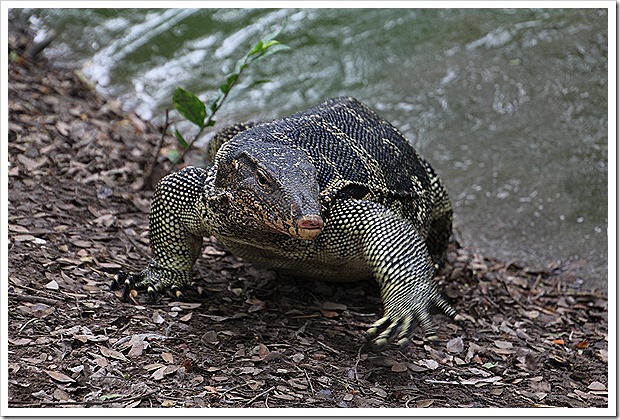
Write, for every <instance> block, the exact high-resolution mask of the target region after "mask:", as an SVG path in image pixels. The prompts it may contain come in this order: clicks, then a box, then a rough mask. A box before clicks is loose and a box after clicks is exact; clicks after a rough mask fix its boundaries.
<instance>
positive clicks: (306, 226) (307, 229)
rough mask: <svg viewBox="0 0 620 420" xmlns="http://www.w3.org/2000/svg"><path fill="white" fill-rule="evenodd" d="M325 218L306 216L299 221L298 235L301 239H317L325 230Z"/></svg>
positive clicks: (314, 215)
mask: <svg viewBox="0 0 620 420" xmlns="http://www.w3.org/2000/svg"><path fill="white" fill-rule="evenodd" d="M323 225H324V223H323V218H322V217H321V216H320V215H318V214H306V215H304V216H301V217H300V218H299V220H298V221H297V226H296V227H297V234H298V235H299V237H300V238H301V239H309V240H311V239H315V238H316V237H317V236H318V235H319V233H321V229H323Z"/></svg>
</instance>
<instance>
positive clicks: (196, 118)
mask: <svg viewBox="0 0 620 420" xmlns="http://www.w3.org/2000/svg"><path fill="white" fill-rule="evenodd" d="M283 30H284V26H283V27H282V28H280V29H279V30H277V31H276V32H274V33H273V34H271V35H269V36H268V37H267V38H265V39H261V40H260V41H258V42H257V43H256V45H254V47H252V49H250V51H248V52H247V53H246V54H245V56H244V57H243V58H241V59H240V60H238V61H237V63H236V64H235V68H234V70H233V72H232V73H230V74H228V75H227V76H226V83H223V84H222V85H220V87H219V89H218V94H217V97H216V98H215V99H213V100H212V101H209V102H207V103H205V102H203V101H202V100H200V99H199V98H198V97H197V96H196V95H194V94H193V93H191V92H188V91H187V90H185V89H183V88H181V87H179V88H177V89H176V90H175V92H174V95H173V96H172V103H173V105H174V107H175V108H176V110H177V111H178V112H179V113H180V114H181V115H182V116H183V117H185V118H186V119H187V120H188V121H190V122H191V123H193V124H194V125H196V126H198V128H199V131H198V133H197V134H196V135H195V136H194V138H193V139H192V140H191V141H189V142H188V141H187V140H185V138H184V137H183V135H182V134H181V133H180V132H179V130H178V129H176V128H175V130H174V135H175V137H176V138H177V141H178V143H179V146H180V147H181V149H182V150H183V152H182V153H180V154H178V155H177V156H176V157H175V156H169V159H170V160H171V161H172V162H173V163H174V164H175V165H176V164H177V163H179V162H181V161H182V160H183V158H184V157H185V154H186V152H187V151H188V150H189V149H190V148H191V147H192V145H193V144H194V142H195V141H196V140H197V139H198V138H199V137H200V135H201V134H202V132H203V130H204V129H205V128H206V127H211V126H214V125H215V120H214V119H213V117H214V116H215V114H216V112H217V111H218V110H219V109H220V108H221V107H222V104H223V103H224V101H226V98H227V97H228V94H229V93H230V91H231V90H232V88H233V87H234V86H235V84H236V83H237V82H238V80H239V77H240V76H241V73H242V72H243V71H244V70H245V69H246V68H247V67H248V66H249V65H250V64H252V63H254V62H256V61H259V60H262V59H264V58H266V57H269V56H270V55H272V54H275V53H278V52H281V51H285V50H288V49H290V48H289V47H288V46H286V45H284V44H283V43H281V42H280V41H278V40H277V39H276V37H277V36H278V35H280V33H282V31H283ZM268 81H269V80H258V81H256V82H254V83H252V84H251V85H250V86H255V85H257V84H260V83H265V82H268Z"/></svg>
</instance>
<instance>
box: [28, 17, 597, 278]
mask: <svg viewBox="0 0 620 420" xmlns="http://www.w3.org/2000/svg"><path fill="white" fill-rule="evenodd" d="M23 12H27V13H28V14H30V13H32V14H33V16H32V17H31V18H30V19H31V22H32V24H33V25H34V26H35V27H37V28H39V30H40V31H41V34H43V33H44V32H45V31H46V30H48V29H50V28H54V29H55V30H56V31H58V32H59V36H58V38H57V40H56V41H55V42H54V43H53V44H52V46H51V47H49V48H48V49H47V50H46V52H45V53H46V54H47V55H48V56H49V57H51V58H52V59H53V60H54V62H56V63H58V65H61V66H70V67H74V66H75V65H76V64H77V65H78V66H79V67H82V68H83V71H84V72H85V73H86V74H87V75H88V76H89V77H90V78H91V79H92V80H94V81H95V82H96V83H97V84H98V88H99V90H100V91H101V92H102V93H103V94H105V95H108V96H111V97H118V98H120V100H121V101H122V103H123V106H124V107H125V108H126V109H131V110H135V111H136V112H137V113H138V114H140V115H141V116H142V117H144V118H146V119H154V120H159V121H161V118H162V115H163V113H164V111H163V110H164V109H165V108H170V107H171V102H170V100H171V99H170V98H171V96H172V92H173V90H174V89H175V88H176V87H177V86H183V87H185V88H186V89H188V90H191V91H194V92H196V93H200V94H201V97H203V98H206V97H209V95H213V93H214V92H215V89H216V88H217V86H218V85H219V84H220V83H222V81H223V78H224V76H225V74H226V73H227V72H228V71H230V70H231V69H232V68H233V66H234V63H235V61H236V60H237V59H238V58H240V57H241V56H242V55H243V54H244V53H245V52H246V51H247V50H248V49H249V48H250V47H251V46H252V45H253V44H254V43H255V42H256V41H257V40H258V39H259V38H260V37H261V36H263V35H266V34H268V33H271V32H272V31H273V30H274V29H276V28H278V27H279V26H281V25H282V24H283V23H284V22H286V28H285V30H284V32H283V33H282V35H281V36H280V37H279V38H280V39H281V41H283V42H284V43H286V44H288V45H289V46H291V47H292V50H291V51H290V52H288V53H285V54H281V55H275V56H273V57H271V58H270V59H268V60H267V61H264V62H261V63H260V64H259V65H257V66H256V67H254V68H252V69H251V70H250V71H249V72H248V74H247V75H246V76H247V77H245V78H244V82H243V83H241V85H240V86H239V88H237V89H236V90H234V91H233V93H232V94H231V99H230V102H228V103H226V105H225V107H224V108H223V109H222V110H221V114H220V115H219V118H218V121H219V124H220V125H223V124H225V123H229V122H235V121H239V120H247V119H260V118H275V117H280V116H284V115H287V114H289V113H292V112H295V111H298V110H301V109H303V108H305V107H309V106H311V105H314V104H316V103H318V102H319V101H321V100H322V99H324V98H326V97H330V96H337V95H351V96H355V97H357V98H358V99H360V100H362V101H363V102H366V103H367V104H369V105H371V106H372V107H374V108H375V109H377V110H378V111H379V112H380V113H381V114H382V115H383V116H384V117H386V118H387V119H388V120H390V121H391V122H392V123H393V124H394V125H396V126H397V127H399V128H400V129H401V131H402V132H403V133H404V134H405V135H406V136H407V137H408V138H409V139H410V140H411V142H412V144H414V146H415V147H416V148H417V149H418V150H419V151H420V152H421V153H422V155H424V156H425V157H426V158H427V159H428V160H429V161H431V163H432V164H433V165H434V167H435V168H436V169H437V171H438V172H439V173H440V174H441V175H442V176H443V177H444V179H445V181H446V184H447V186H448V188H449V190H450V192H451V196H452V198H453V201H454V206H455V217H456V227H457V230H458V231H459V232H460V236H461V242H462V243H463V244H466V245H468V246H474V247H478V248H480V250H481V251H483V252H484V253H485V254H486V255H490V256H495V257H498V258H502V259H516V260H521V261H524V262H526V263H527V264H528V265H530V266H535V267H539V266H545V265H546V264H547V263H551V262H556V261H564V262H570V263H571V265H572V266H573V267H575V269H577V273H578V277H577V281H581V280H583V281H585V284H586V286H592V287H599V288H606V287H607V252H608V248H607V242H608V239H607V208H608V206H607V165H608V138H607V136H608V133H607V130H608V111H607V106H608V96H607V95H608V87H607V80H608V74H607V73H608V69H607V38H608V34H607V20H608V12H607V10H605V9H603V10H598V9H572V10H571V9H533V10H531V9H448V10H444V9H342V10H341V9H219V10H214V9H197V10H194V9H156V10H146V9H138V10H136V9H114V10H113V9H94V10H93V9H90V10H89V9H64V10H63V9H40V10H35V11H23ZM17 15H21V16H25V15H26V13H18V14H17ZM260 79H271V80H272V81H271V82H269V83H265V84H262V85H258V86H254V87H252V88H249V89H246V88H247V87H248V86H249V84H250V83H251V82H252V81H254V80H260Z"/></svg>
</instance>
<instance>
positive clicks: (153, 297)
mask: <svg viewBox="0 0 620 420" xmlns="http://www.w3.org/2000/svg"><path fill="white" fill-rule="evenodd" d="M146 293H147V294H148V295H149V300H150V301H151V303H155V302H157V292H156V291H155V289H154V288H153V287H152V286H149V287H148V289H146Z"/></svg>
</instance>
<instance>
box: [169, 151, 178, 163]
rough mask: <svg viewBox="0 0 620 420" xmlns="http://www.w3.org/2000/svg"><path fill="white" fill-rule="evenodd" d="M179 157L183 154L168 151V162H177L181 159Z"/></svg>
mask: <svg viewBox="0 0 620 420" xmlns="http://www.w3.org/2000/svg"><path fill="white" fill-rule="evenodd" d="M179 156H181V154H180V153H179V152H178V150H176V149H170V150H168V160H169V161H170V162H176V161H177V160H178V159H179Z"/></svg>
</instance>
